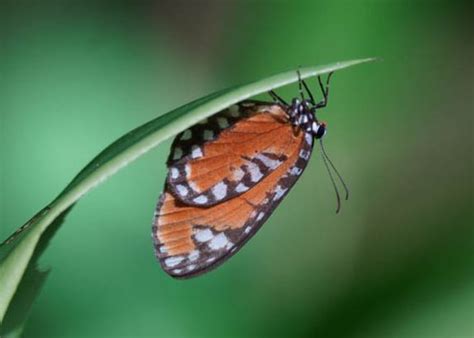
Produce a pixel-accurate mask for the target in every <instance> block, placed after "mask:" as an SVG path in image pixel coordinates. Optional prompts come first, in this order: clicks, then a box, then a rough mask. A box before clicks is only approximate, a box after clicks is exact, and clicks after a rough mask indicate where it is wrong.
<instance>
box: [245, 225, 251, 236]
mask: <svg viewBox="0 0 474 338" xmlns="http://www.w3.org/2000/svg"><path fill="white" fill-rule="evenodd" d="M250 230H252V227H250V226H248V227H246V228H245V230H244V232H245V233H246V234H248V233H249V232H250Z"/></svg>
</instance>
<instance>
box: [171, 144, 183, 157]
mask: <svg viewBox="0 0 474 338" xmlns="http://www.w3.org/2000/svg"><path fill="white" fill-rule="evenodd" d="M182 156H183V149H181V148H180V147H176V148H174V152H173V160H179V159H180V158H181V157H182Z"/></svg>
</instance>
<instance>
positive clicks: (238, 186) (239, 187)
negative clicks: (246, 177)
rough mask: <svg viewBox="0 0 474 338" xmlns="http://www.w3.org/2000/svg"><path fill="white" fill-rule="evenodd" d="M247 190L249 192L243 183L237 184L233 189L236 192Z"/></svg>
mask: <svg viewBox="0 0 474 338" xmlns="http://www.w3.org/2000/svg"><path fill="white" fill-rule="evenodd" d="M247 190H249V187H247V186H246V185H245V184H243V183H239V184H238V185H237V187H236V188H235V191H237V192H244V191H247Z"/></svg>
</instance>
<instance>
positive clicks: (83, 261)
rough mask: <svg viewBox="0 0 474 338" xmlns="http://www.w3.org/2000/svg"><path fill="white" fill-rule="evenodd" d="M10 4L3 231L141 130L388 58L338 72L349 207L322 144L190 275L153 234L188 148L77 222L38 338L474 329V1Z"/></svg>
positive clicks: (148, 168) (50, 286)
mask: <svg viewBox="0 0 474 338" xmlns="http://www.w3.org/2000/svg"><path fill="white" fill-rule="evenodd" d="M0 6H1V8H0V25H1V34H2V37H1V39H2V44H1V46H0V48H1V60H2V62H1V63H0V74H2V76H1V79H2V81H1V82H0V88H1V90H0V92H1V93H2V94H3V95H2V100H0V114H1V115H0V128H1V129H0V154H1V157H2V160H1V162H0V163H1V166H0V177H1V180H0V238H5V237H6V236H7V235H8V234H9V233H11V232H12V231H13V230H14V229H15V227H16V226H17V225H18V224H22V223H24V222H25V220H26V219H27V218H28V217H29V216H30V215H32V214H34V212H35V211H36V210H38V209H40V208H41V207H42V206H43V205H45V204H47V202H48V201H50V200H51V198H52V197H54V196H56V194H57V193H58V192H59V191H60V190H61V189H62V187H63V186H65V185H66V184H67V182H69V181H70V180H71V178H72V175H74V174H75V173H76V172H78V171H79V169H81V168H82V167H83V166H84V164H85V163H86V162H87V161H88V160H89V159H90V158H91V157H93V156H94V155H95V154H96V153H98V152H99V151H100V150H101V149H103V148H104V147H105V146H106V145H107V144H109V143H110V142H111V141H113V140H114V139H116V138H117V137H118V136H120V135H121V134H123V133H124V132H126V131H127V130H129V129H130V127H131V126H137V125H140V124H142V123H144V122H146V121H148V120H151V119H152V118H154V117H156V116H157V115H159V114H161V113H163V112H166V111H169V110H171V109H172V108H174V107H177V106H180V105H182V104H183V103H185V102H189V101H191V100H193V99H195V98H197V97H201V96H204V95H206V94H207V93H210V92H213V91H216V90H218V89H221V88H224V87H228V86H231V85H235V84H238V83H242V82H248V81H250V80H253V79H256V78H260V77H262V76H265V75H268V74H272V73H275V72H278V71H280V70H282V69H291V68H294V67H295V66H298V65H306V64H325V63H328V62H331V61H333V60H343V59H351V58H358V57H365V56H372V55H376V56H380V57H382V58H383V59H384V61H383V62H382V63H378V64H375V65H371V66H370V67H361V68H355V69H353V70H350V71H347V72H343V73H340V74H336V76H335V78H334V81H333V83H332V87H331V88H332V89H331V90H332V92H331V97H330V102H329V106H328V107H327V108H326V109H325V111H324V118H325V119H326V120H327V122H328V126H329V127H328V128H329V131H328V134H327V136H326V139H325V142H326V148H327V151H328V152H329V153H330V155H331V157H332V159H333V160H334V162H336V164H337V166H338V169H339V170H340V171H341V172H342V174H343V175H344V178H345V180H346V181H347V182H348V183H349V184H350V188H351V199H350V200H349V201H348V202H346V203H345V204H344V205H343V209H342V211H341V213H340V214H339V215H335V214H334V203H335V202H334V195H333V192H332V191H331V189H332V188H331V185H330V183H329V180H328V178H327V177H326V174H325V171H324V167H323V164H322V163H321V161H320V159H319V158H318V151H317V149H316V152H315V156H313V159H312V161H311V164H310V166H309V168H308V169H307V171H306V172H305V175H304V176H303V177H302V178H301V179H300V181H299V182H298V184H297V185H296V187H295V188H294V189H293V190H292V192H291V193H290V194H289V195H288V197H287V198H286V199H285V201H284V202H283V203H282V205H281V206H280V207H279V208H278V210H277V211H276V212H275V213H274V215H273V216H272V217H271V218H270V219H269V221H268V222H267V223H266V225H265V226H264V227H263V229H262V230H261V231H260V232H259V234H258V235H256V237H255V238H254V239H253V240H252V241H250V242H249V243H248V244H247V245H246V248H245V249H243V250H242V251H241V252H240V253H239V254H238V255H236V256H235V257H234V258H233V259H232V260H230V261H229V262H228V263H226V264H225V265H224V266H222V267H221V268H219V269H218V270H216V271H214V272H212V273H210V274H208V275H204V276H202V277H199V278H197V279H193V280H188V281H175V280H172V279H170V278H169V277H168V276H166V275H165V274H164V273H163V272H162V271H161V269H160V268H159V265H158V264H157V263H156V262H155V258H154V256H153V251H152V243H151V239H150V227H151V224H150V223H151V218H152V214H153V209H154V205H155V201H156V198H157V197H158V194H159V192H160V190H161V187H162V184H163V180H164V175H165V166H164V162H165V158H166V155H167V152H168V147H169V143H168V144H167V145H164V146H161V147H159V148H158V149H157V150H156V151H153V152H151V153H149V154H147V155H145V156H144V157H143V159H142V160H140V161H138V162H136V164H134V165H132V166H130V167H128V168H127V169H126V170H124V171H122V172H120V173H119V174H117V176H116V177H115V178H114V179H112V180H110V181H109V182H107V183H106V184H104V185H102V186H101V187H99V188H98V189H97V190H96V191H94V193H93V194H90V195H88V196H86V197H85V198H84V199H83V200H82V201H81V203H80V204H81V205H80V206H79V207H77V208H75V209H74V211H73V212H71V213H70V214H69V215H68V219H67V222H66V224H65V226H63V227H62V229H61V231H60V232H58V233H57V235H56V236H55V237H54V240H53V241H52V242H51V243H50V246H49V248H48V250H47V251H46V253H45V254H44V255H43V256H42V258H41V260H40V262H39V265H40V267H42V270H44V269H47V268H48V267H52V269H51V270H50V272H49V274H48V279H47V282H46V283H45V284H44V286H43V290H42V292H41V294H40V296H39V298H38V299H37V301H36V302H35V303H34V304H33V306H32V308H31V315H30V320H29V322H28V324H27V326H26V327H25V331H24V335H25V336H27V337H29V336H34V337H38V336H47V337H55V336H58V337H59V336H60V337H64V336H97V337H102V336H163V337H188V336H189V337H214V336H215V337H223V336H224V337H225V336H232V337H244V336H259V337H262V336H287V337H295V336H321V337H471V336H474V324H472V320H471V317H472V313H473V311H474V261H473V260H474V259H473V257H474V256H473V254H472V247H473V244H474V233H473V226H472V224H473V223H474V222H473V210H472V209H473V177H472V173H473V166H472V159H473V158H472V154H473V145H472V143H473V139H472V131H473V130H472V128H473V123H472V122H473V121H472V111H473V101H472V92H473V88H474V86H473V82H472V81H473V80H472V79H473V76H472V75H473V74H472V60H473V56H474V55H473V46H474V44H473V43H472V42H473V41H472V3H471V2H468V1H466V2H462V1H454V2H452V1H403V0H399V1H307V2H303V1H261V2H259V1H246V2H245V1H244V2H237V1H210V2H203V1H192V2H188V1H178V2H176V1H171V0H169V1H164V2H151V1H146V2H133V3H132V2H79V1H72V2H61V1H43V2H35V1H33V0H29V1H15V2H13V1H11V2H10V1H4V2H2V3H1V5H0ZM312 84H313V85H315V83H314V82H312ZM295 90H296V89H295V88H294V87H288V88H285V89H283V90H281V91H280V92H279V93H280V94H281V95H283V96H285V97H288V98H291V97H292V96H294V95H295V92H296V91H295ZM321 114H323V113H322V112H321ZM321 116H322V115H321ZM58 140H60V141H59V142H58ZM45 150H47V151H45ZM58 159H60V160H59V161H58ZM50 163H55V165H54V166H51V165H50Z"/></svg>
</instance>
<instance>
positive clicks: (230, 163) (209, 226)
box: [152, 72, 348, 278]
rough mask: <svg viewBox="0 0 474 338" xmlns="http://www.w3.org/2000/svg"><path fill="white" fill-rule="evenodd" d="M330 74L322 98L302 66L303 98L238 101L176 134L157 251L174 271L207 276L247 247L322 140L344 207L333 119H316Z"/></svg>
mask: <svg viewBox="0 0 474 338" xmlns="http://www.w3.org/2000/svg"><path fill="white" fill-rule="evenodd" d="M331 75H332V73H330V74H329V75H328V77H327V81H326V84H325V86H324V85H323V83H322V80H321V78H320V77H318V82H319V86H320V89H321V91H322V94H323V99H322V101H320V102H318V103H316V101H315V99H314V97H313V95H312V93H311V92H310V90H309V87H308V85H307V84H306V82H305V81H304V80H302V79H301V76H300V74H299V72H298V78H299V91H300V97H299V98H294V99H293V100H292V101H291V103H290V104H288V103H287V102H286V101H284V100H283V99H282V98H281V97H280V96H278V95H277V94H276V93H275V92H274V91H270V92H269V94H270V96H271V97H272V99H273V102H265V101H257V100H245V101H242V102H239V103H237V104H235V105H233V106H231V107H229V108H227V109H225V110H223V111H221V112H219V113H217V114H215V115H214V116H212V117H210V118H207V119H205V120H202V121H200V122H199V123H198V124H196V125H194V126H192V127H191V128H189V129H187V130H185V131H184V132H182V133H180V134H178V135H177V136H176V138H175V139H174V141H173V143H172V146H171V151H170V155H169V158H168V161H167V167H168V175H167V178H166V182H165V187H164V191H163V193H162V194H161V196H160V198H159V201H158V205H157V207H156V210H155V215H154V221H153V227H152V237H153V240H154V246H155V254H156V257H157V258H158V260H159V262H160V264H161V266H162V268H163V269H164V270H165V271H166V272H167V273H168V274H169V275H171V276H172V277H175V278H189V277H193V276H197V275H200V274H202V273H205V272H208V271H209V270H212V269H214V268H215V267H217V266H218V265H220V264H221V263H223V262H224V261H225V260H227V259H228V258H230V257H231V256H232V255H233V254H235V253H236V252H237V251H238V250H239V249H240V248H242V246H243V245H244V244H245V243H246V242H247V241H248V240H249V239H250V238H251V237H252V236H253V235H254V234H255V233H256V232H257V231H258V230H259V228H260V227H261V226H262V225H263V224H264V223H265V221H266V220H267V219H268V218H269V217H270V215H271V214H272V212H273V211H274V210H275V208H276V207H277V206H278V205H279V204H280V202H281V201H282V200H283V198H284V197H285V196H286V195H287V194H288V192H289V190H290V189H291V188H292V187H293V185H294V184H295V182H296V181H297V180H298V178H299V177H300V176H301V174H302V173H303V171H304V169H305V167H306V165H307V163H308V161H309V159H310V157H311V154H312V150H313V145H314V143H315V140H319V141H320V142H321V149H322V157H323V159H324V163H325V165H326V168H327V170H328V173H329V175H330V178H331V181H332V183H333V186H334V187H335V190H336V196H337V202H338V207H337V211H339V207H340V197H339V193H338V191H337V188H336V185H335V183H334V179H333V176H332V173H331V171H330V167H329V166H328V163H329V165H330V166H331V168H332V169H333V170H334V171H335V173H336V175H337V176H338V177H339V179H340V180H341V182H342V184H343V186H344V189H345V190H346V199H347V197H348V190H347V187H346V185H345V183H344V181H343V180H342V178H341V176H340V175H339V173H338V172H337V170H336V169H335V167H334V165H333V164H332V162H331V161H330V159H329V157H328V156H327V155H326V152H325V151H324V148H323V147H322V138H323V136H324V135H325V133H326V124H325V123H323V122H319V120H318V119H317V118H316V111H317V110H318V109H321V108H323V107H325V106H326V105H327V101H328V94H329V81H330V78H331ZM303 88H304V90H305V91H306V93H307V94H308V96H309V97H308V98H305V96H304V90H303Z"/></svg>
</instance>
